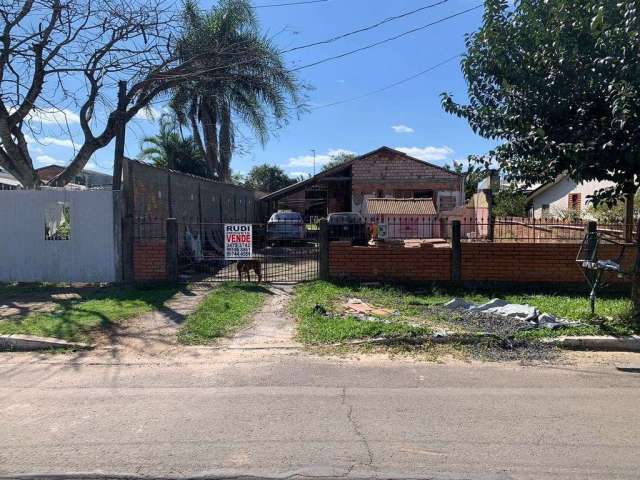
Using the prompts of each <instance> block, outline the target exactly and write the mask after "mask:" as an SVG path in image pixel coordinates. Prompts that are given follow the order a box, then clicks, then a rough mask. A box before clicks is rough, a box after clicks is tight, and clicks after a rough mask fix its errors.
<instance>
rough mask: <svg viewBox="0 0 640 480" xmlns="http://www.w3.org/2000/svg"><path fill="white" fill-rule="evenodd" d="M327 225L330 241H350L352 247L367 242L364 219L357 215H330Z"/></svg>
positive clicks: (342, 213) (339, 213)
mask: <svg viewBox="0 0 640 480" xmlns="http://www.w3.org/2000/svg"><path fill="white" fill-rule="evenodd" d="M327 223H328V224H329V239H331V240H351V241H353V244H354V245H366V244H367V242H368V241H369V238H368V235H367V226H366V222H365V219H364V218H363V217H362V215H360V214H359V213H354V212H338V213H332V214H330V215H329V216H328V217H327Z"/></svg>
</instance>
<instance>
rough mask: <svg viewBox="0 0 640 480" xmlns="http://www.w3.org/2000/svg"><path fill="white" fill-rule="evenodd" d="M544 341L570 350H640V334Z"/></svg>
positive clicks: (555, 338) (556, 338) (562, 338)
mask: <svg viewBox="0 0 640 480" xmlns="http://www.w3.org/2000/svg"><path fill="white" fill-rule="evenodd" d="M540 341H541V342H542V343H546V344H549V345H554V346H556V347H559V348H566V349H569V350H594V351H601V352H640V335H630V336H626V337H613V336H596V335H593V336H580V337H569V336H566V337H554V338H543V339H541V340H540Z"/></svg>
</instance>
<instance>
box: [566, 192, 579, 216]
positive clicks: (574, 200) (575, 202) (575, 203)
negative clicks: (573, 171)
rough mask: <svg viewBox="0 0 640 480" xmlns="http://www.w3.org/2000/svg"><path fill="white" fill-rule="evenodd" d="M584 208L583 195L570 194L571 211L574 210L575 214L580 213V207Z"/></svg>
mask: <svg viewBox="0 0 640 480" xmlns="http://www.w3.org/2000/svg"><path fill="white" fill-rule="evenodd" d="M581 206H582V194H580V193H570V194H569V205H568V207H569V210H573V211H575V212H579V211H580V207H581Z"/></svg>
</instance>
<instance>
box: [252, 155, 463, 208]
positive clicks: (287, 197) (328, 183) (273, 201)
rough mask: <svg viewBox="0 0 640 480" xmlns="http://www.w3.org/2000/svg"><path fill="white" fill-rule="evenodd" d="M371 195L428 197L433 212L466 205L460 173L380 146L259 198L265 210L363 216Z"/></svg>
mask: <svg viewBox="0 0 640 480" xmlns="http://www.w3.org/2000/svg"><path fill="white" fill-rule="evenodd" d="M369 198H396V199H409V198H419V199H430V200H431V201H432V202H433V205H434V207H435V209H436V211H437V212H443V211H449V210H452V209H454V208H456V207H459V206H461V205H463V203H464V176H463V175H460V174H457V173H455V172H450V171H449V170H446V169H445V168H442V167H439V166H437V165H432V164H430V163H427V162H424V161H422V160H419V159H417V158H414V157H411V156H409V155H407V154H406V153H403V152H400V151H398V150H394V149H392V148H389V147H381V148H379V149H377V150H374V151H372V152H369V153H366V154H364V155H361V156H359V157H356V158H354V159H353V160H350V161H348V162H345V163H343V164H341V165H338V166H336V167H333V168H330V169H328V170H325V171H323V172H320V173H318V174H317V175H315V176H313V177H311V178H308V179H307V180H304V181H302V182H298V183H296V184H294V185H291V186H289V187H286V188H283V189H281V190H278V191H277V192H273V193H271V194H269V195H266V196H264V197H262V199H261V200H262V202H263V203H266V204H267V205H268V211H269V212H275V211H277V210H281V209H290V210H294V211H297V212H300V213H302V214H303V216H304V217H305V219H309V218H313V217H326V216H327V215H328V214H329V213H334V212H357V213H362V214H365V215H366V213H367V212H366V208H365V205H366V200H367V199H369Z"/></svg>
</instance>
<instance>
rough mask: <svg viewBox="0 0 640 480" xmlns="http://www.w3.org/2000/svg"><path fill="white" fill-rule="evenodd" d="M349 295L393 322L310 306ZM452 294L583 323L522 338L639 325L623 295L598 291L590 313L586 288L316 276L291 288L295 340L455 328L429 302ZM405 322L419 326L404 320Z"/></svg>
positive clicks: (623, 331) (628, 330) (630, 329)
mask: <svg viewBox="0 0 640 480" xmlns="http://www.w3.org/2000/svg"><path fill="white" fill-rule="evenodd" d="M349 297H356V298H359V299H361V300H363V301H365V302H368V303H371V304H373V305H375V306H377V307H383V308H389V309H391V310H393V311H395V312H397V314H396V315H394V316H391V317H387V318H386V320H387V321H389V320H391V321H393V323H384V322H368V321H367V322H364V321H359V320H357V319H356V318H354V317H350V316H324V315H322V314H321V313H319V312H317V311H316V310H315V307H316V305H320V306H321V307H323V308H324V309H325V310H326V311H327V312H330V313H332V312H333V313H335V312H336V310H338V309H339V303H340V302H341V301H344V300H346V299H347V298H349ZM453 297H463V298H465V299H466V300H467V301H470V302H474V303H482V302H486V301H488V300H490V299H491V298H502V299H505V300H507V301H508V302H512V303H521V304H525V303H526V304H529V305H533V306H535V307H537V308H538V309H539V310H540V311H541V312H546V313H550V314H552V315H555V316H557V317H561V318H567V319H570V320H579V321H582V322H585V323H587V325H585V326H579V327H569V328H561V329H557V330H550V329H544V330H533V331H527V332H520V333H518V334H516V335H515V338H518V339H522V340H535V339H538V338H543V337H552V336H560V335H629V334H633V333H637V332H639V331H640V325H638V324H635V323H633V322H632V321H631V320H630V319H631V302H630V300H629V299H628V297H625V296H624V295H612V294H609V295H603V296H602V298H600V299H598V304H597V307H596V308H597V312H598V315H597V316H595V317H592V316H591V314H590V309H589V300H588V298H587V294H586V293H585V294H582V293H559V294H558V293H539V292H529V291H527V292H524V291H482V292H472V291H464V290H454V289H448V290H447V289H437V288H432V287H425V288H418V289H417V288H404V287H401V286H388V285H380V286H362V285H360V284H355V283H331V282H320V281H318V282H311V283H307V284H303V285H299V286H298V287H297V288H296V290H295V297H294V299H293V301H292V304H291V309H292V313H293V314H294V315H295V316H296V317H297V319H298V321H299V325H298V336H299V338H300V340H301V341H303V342H305V343H311V344H327V343H337V342H341V341H345V340H351V339H358V338H368V337H375V336H379V335H422V334H428V333H430V331H432V330H433V329H434V328H446V329H448V330H452V331H460V327H459V326H456V325H455V324H454V323H452V322H450V321H449V320H450V319H451V314H449V313H446V314H443V313H442V312H440V313H435V311H437V309H433V308H431V307H435V306H438V305H442V304H444V303H445V302H447V301H449V300H450V299H452V298H453ZM407 322H409V323H414V324H420V325H421V326H419V327H415V326H411V325H407V324H406V323H407ZM422 325H423V326H422Z"/></svg>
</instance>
